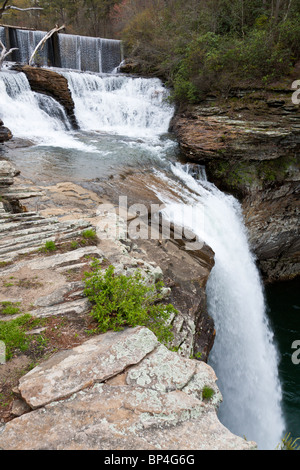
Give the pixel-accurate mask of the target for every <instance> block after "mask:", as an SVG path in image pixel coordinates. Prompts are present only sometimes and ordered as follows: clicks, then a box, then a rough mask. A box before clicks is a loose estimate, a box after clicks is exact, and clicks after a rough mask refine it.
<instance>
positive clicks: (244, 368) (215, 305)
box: [159, 164, 284, 449]
mask: <svg viewBox="0 0 300 470" xmlns="http://www.w3.org/2000/svg"><path fill="white" fill-rule="evenodd" d="M172 171H173V173H174V175H175V176H176V178H178V179H179V182H180V183H177V186H176V185H174V181H173V180H170V181H169V184H170V185H172V189H173V191H174V190H176V187H177V192H178V199H182V198H184V200H185V201H184V203H180V202H177V201H176V202H174V201H171V200H170V199H168V198H166V197H165V196H164V195H162V194H159V197H160V199H162V200H163V201H164V202H165V203H166V209H165V211H164V212H165V215H166V217H168V218H169V219H171V220H172V221H173V222H174V223H177V224H178V225H181V224H182V222H183V223H184V225H185V226H187V227H188V228H190V229H192V230H193V232H194V233H195V234H196V235H197V236H198V238H199V240H203V241H205V242H206V243H207V244H208V245H209V246H211V248H212V249H213V250H214V252H215V267H214V268H213V270H212V273H211V276H210V279H209V282H208V285H207V297H208V308H209V313H210V315H211V316H212V317H213V319H214V321H215V327H216V332H217V336H216V341H215V345H214V348H213V350H212V352H211V356H210V362H211V365H212V366H213V368H214V370H215V371H216V374H217V376H218V379H219V382H218V385H219V387H220V390H221V392H222V394H223V397H224V403H223V404H222V405H221V408H220V415H219V416H220V419H221V421H222V422H223V424H224V425H225V426H226V427H228V428H229V429H230V430H231V431H232V432H233V433H235V434H237V435H240V436H242V437H243V436H245V437H246V438H247V439H248V440H254V441H256V442H257V443H258V445H259V448H261V449H275V448H276V446H277V445H278V444H279V443H280V440H281V438H282V433H283V431H284V421H283V417H282V411H281V399H282V393H281V386H280V382H279V379H278V359H277V351H276V348H275V346H274V341H273V335H272V332H271V330H270V327H269V325H268V323H267V317H266V308H265V299H264V292H263V287H262V283H261V280H260V277H259V273H258V270H257V268H256V265H255V260H254V258H253V255H252V254H251V251H250V249H249V244H248V239H247V233H246V229H245V226H244V222H243V217H242V210H241V207H240V204H239V203H238V201H237V200H236V199H235V198H234V197H232V196H228V195H225V194H223V193H222V192H221V191H219V190H218V189H217V188H216V187H215V186H214V185H213V184H211V183H209V182H208V181H206V180H205V179H203V175H202V177H200V178H201V179H200V181H197V180H196V179H195V178H194V177H193V176H192V175H191V174H189V172H188V169H187V168H186V167H183V166H182V165H179V164H177V165H175V166H172ZM191 206H193V207H194V211H193V212H191V211H190V210H188V209H189V208H190V207H191ZM195 208H196V210H197V211H199V212H200V213H201V217H196V218H195V217H191V215H192V216H193V215H194V214H195Z"/></svg>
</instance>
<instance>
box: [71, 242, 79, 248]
mask: <svg viewBox="0 0 300 470" xmlns="http://www.w3.org/2000/svg"><path fill="white" fill-rule="evenodd" d="M78 246H79V244H78V242H77V241H76V240H74V241H72V242H71V244H70V248H71V250H77V248H78Z"/></svg>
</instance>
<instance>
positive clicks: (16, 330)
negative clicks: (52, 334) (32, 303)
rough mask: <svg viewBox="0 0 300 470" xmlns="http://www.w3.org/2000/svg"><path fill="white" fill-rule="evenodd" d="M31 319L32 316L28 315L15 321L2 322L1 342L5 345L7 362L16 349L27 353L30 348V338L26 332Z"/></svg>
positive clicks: (0, 327) (0, 330)
mask: <svg viewBox="0 0 300 470" xmlns="http://www.w3.org/2000/svg"><path fill="white" fill-rule="evenodd" d="M31 319H32V317H31V315H29V314H26V315H22V316H21V317H19V318H16V319H15V320H10V321H2V322H0V341H3V342H4V344H5V348H6V359H7V360H8V359H10V358H11V357H12V354H13V351H14V350H15V349H20V350H21V351H25V350H26V349H27V348H28V346H29V343H30V338H29V337H28V336H26V335H25V331H26V327H27V325H28V323H29V322H30V321H31Z"/></svg>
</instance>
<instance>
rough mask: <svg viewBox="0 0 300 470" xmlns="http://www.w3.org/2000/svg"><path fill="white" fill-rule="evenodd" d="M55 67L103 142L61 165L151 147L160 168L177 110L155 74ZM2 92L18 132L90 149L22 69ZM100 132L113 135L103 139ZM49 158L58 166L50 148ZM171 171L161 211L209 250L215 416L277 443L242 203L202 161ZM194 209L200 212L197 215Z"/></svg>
mask: <svg viewBox="0 0 300 470" xmlns="http://www.w3.org/2000/svg"><path fill="white" fill-rule="evenodd" d="M61 73H63V74H64V75H65V76H66V77H67V79H68V81H69V87H70V89H71V91H72V95H73V98H74V101H75V111H76V117H77V119H78V122H79V124H80V126H81V133H82V135H84V137H85V139H86V140H88V139H90V140H88V142H89V144H90V143H91V142H94V141H96V142H97V144H95V145H97V149H98V150H99V149H101V148H102V150H101V151H100V150H99V153H96V154H94V156H93V158H94V160H92V159H91V157H90V154H88V153H87V152H79V153H78V152H77V153H75V152H74V151H72V150H70V152H69V153H70V156H71V158H69V157H68V158H69V159H67V160H66V162H67V163H66V165H65V168H67V169H68V171H70V168H72V171H74V174H75V167H76V166H77V167H78V168H79V174H80V177H82V172H83V171H87V170H86V169H87V168H89V167H91V171H92V173H93V177H95V176H96V174H97V173H96V172H97V171H99V172H100V171H101V173H102V174H104V173H105V172H104V171H103V169H102V167H101V170H99V165H100V162H104V164H106V165H107V166H108V165H109V164H111V162H113V160H117V161H118V164H120V165H124V164H125V162H126V164H132V165H141V166H143V165H144V161H142V163H140V162H141V160H142V159H141V155H142V154H143V152H145V153H146V152H147V158H148V155H149V154H151V152H152V154H151V155H154V156H155V158H153V166H154V168H160V167H159V164H158V159H159V158H160V155H161V154H162V153H165V150H166V147H165V143H164V142H167V144H166V145H169V144H168V140H167V139H166V141H164V140H163V139H161V137H162V135H163V134H164V133H166V132H167V131H168V126H169V122H170V119H171V117H172V114H173V109H172V107H170V105H169V104H168V103H167V101H166V100H165V98H166V97H167V92H166V90H165V89H164V87H163V86H162V84H161V82H160V81H159V80H156V79H149V80H146V79H141V78H137V79H133V78H131V77H127V76H126V77H125V76H121V75H110V76H100V75H97V74H94V75H93V74H88V73H76V72H61ZM0 94H1V108H0V118H1V119H3V121H4V122H5V125H6V126H7V127H9V128H10V129H11V130H12V132H13V133H14V134H15V135H17V136H18V137H24V138H27V139H28V138H29V139H32V140H33V141H34V142H36V143H39V144H42V145H52V146H53V147H55V146H59V145H61V146H64V147H65V148H66V147H68V148H70V149H74V148H77V150H86V146H85V144H84V143H83V142H81V141H79V140H77V138H75V136H73V135H72V134H71V132H70V130H69V125H68V120H67V118H66V116H65V113H64V110H63V109H62V108H61V106H60V105H59V104H58V103H57V102H56V101H55V100H52V98H50V97H44V96H42V97H41V96H37V95H36V94H35V93H32V91H31V90H30V87H29V83H28V81H27V79H26V77H25V75H24V74H22V73H19V74H16V73H11V72H10V73H9V72H1V73H0ZM105 133H107V134H109V135H110V138H109V140H108V139H107V138H106V137H105ZM120 136H127V139H125V138H124V139H123V137H122V138H120ZM129 136H132V138H131V139H130V138H129ZM85 142H86V141H85ZM105 145H107V148H105V149H104V150H105V152H104V150H103V146H105ZM76 146H77V147H76ZM131 146H133V147H134V151H133V152H131V151H130V147H131ZM153 148H154V151H153ZM157 149H159V150H157ZM101 152H102V153H101ZM105 153H107V154H108V156H107V157H105V156H104V154H105ZM40 154H42V152H39V153H35V154H34V159H35V161H37V159H38V158H43V157H41V156H40ZM24 155H25V153H24ZM49 155H50V154H49V153H48V154H47V158H48V159H49V158H50V157H49ZM53 155H54V156H53V157H51V158H53V159H54V158H56V160H55V163H56V164H57V152H55V149H54V151H53ZM24 158H25V157H24ZM61 158H62V157H61ZM88 158H89V160H87V159H88ZM105 158H107V159H108V161H109V163H105V162H106V161H107V160H105ZM87 161H88V162H89V163H87ZM50 167H51V172H53V166H52V165H50ZM171 169H172V171H171V173H170V172H169V173H164V174H161V176H162V177H163V178H164V179H165V180H166V181H167V183H168V185H169V188H171V189H172V191H169V192H168V195H167V196H166V195H163V194H160V195H159V197H160V199H161V200H162V201H163V202H164V203H165V204H166V210H165V214H166V216H168V217H169V218H170V219H172V221H173V222H174V223H177V224H178V225H182V223H183V224H184V225H185V226H187V227H188V228H191V229H192V230H193V231H194V232H195V233H196V234H197V235H198V237H199V238H200V239H202V240H204V241H205V242H206V243H207V244H208V245H209V246H211V247H212V249H213V250H214V252H215V267H214V268H213V271H212V273H211V276H210V279H209V282H208V286H207V296H208V306H209V312H210V314H211V316H212V317H213V318H214V321H215V325H216V331H217V337H216V341H215V345H214V348H213V351H212V353H211V359H210V361H211V364H212V366H213V367H214V369H215V371H216V373H217V376H218V379H219V382H218V384H219V387H220V389H221V392H222V394H223V397H224V403H223V404H222V405H221V408H220V419H221V420H222V422H223V423H224V425H225V426H227V427H228V428H229V429H230V430H231V431H232V432H234V433H235V434H238V435H241V436H245V437H246V438H247V439H249V440H254V441H256V442H257V443H258V444H259V447H260V448H262V449H274V448H275V447H276V445H277V444H278V443H279V441H280V439H281V436H282V432H283V429H284V423H283V419H282V414H281V388H280V384H279V380H278V363H277V352H276V349H275V346H274V341H273V335H272V332H271V330H270V327H269V325H268V323H267V320H266V312H265V301H264V292H263V287H262V283H261V281H260V277H259V273H258V271H257V268H256V265H255V259H254V258H253V256H252V254H251V251H250V249H249V244H248V239H247V232H246V229H245V226H244V222H243V217H242V211H241V207H240V204H239V203H238V201H237V200H236V199H235V198H233V197H232V196H228V195H225V194H223V193H222V192H220V191H219V190H218V189H217V188H216V187H215V186H214V185H213V184H211V183H209V182H208V181H207V180H206V178H205V173H204V171H203V168H201V171H198V172H195V174H193V175H192V174H190V172H189V169H188V168H186V167H183V166H181V165H179V164H177V165H172V166H171ZM159 171H160V172H161V169H160V170H159ZM80 172H81V173H80ZM171 192H172V194H174V193H177V197H176V200H174V199H170V196H169V195H170V194H171ZM190 208H193V209H194V211H191V210H190ZM195 208H196V211H197V212H200V213H201V214H202V217H200V218H198V217H193V215H194V214H195Z"/></svg>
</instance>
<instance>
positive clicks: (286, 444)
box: [281, 433, 300, 450]
mask: <svg viewBox="0 0 300 470" xmlns="http://www.w3.org/2000/svg"><path fill="white" fill-rule="evenodd" d="M281 450H300V437H298V438H297V439H294V438H293V437H292V436H291V433H289V434H286V435H285V436H284V438H283V439H282V444H281Z"/></svg>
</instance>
